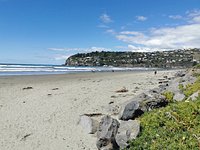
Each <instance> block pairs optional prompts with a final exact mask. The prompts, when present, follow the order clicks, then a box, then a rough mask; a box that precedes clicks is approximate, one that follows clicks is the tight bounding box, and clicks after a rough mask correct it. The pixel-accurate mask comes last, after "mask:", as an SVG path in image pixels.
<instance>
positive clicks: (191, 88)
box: [179, 77, 200, 98]
mask: <svg viewBox="0 0 200 150" xmlns="http://www.w3.org/2000/svg"><path fill="white" fill-rule="evenodd" d="M179 89H180V90H181V91H182V92H183V93H184V94H185V96H186V98H187V97H189V96H191V95H192V94H193V93H195V92H197V91H199V90H200V77H198V78H197V80H196V81H195V83H194V84H188V85H186V87H185V88H184V87H183V86H182V85H181V84H180V85H179Z"/></svg>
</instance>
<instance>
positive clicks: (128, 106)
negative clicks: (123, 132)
mask: <svg viewBox="0 0 200 150" xmlns="http://www.w3.org/2000/svg"><path fill="white" fill-rule="evenodd" d="M167 103H168V102H167V100H166V98H165V97H164V96H163V95H161V94H159V93H157V91H149V92H146V94H145V93H142V94H140V96H137V97H135V98H133V99H132V100H131V101H129V102H128V103H127V102H126V103H125V104H123V105H122V107H121V111H120V113H119V119H121V120H129V119H134V118H136V117H138V116H140V115H142V114H143V113H144V112H146V111H150V110H152V109H155V108H159V107H163V106H166V105H167Z"/></svg>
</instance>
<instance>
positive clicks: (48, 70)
mask: <svg viewBox="0 0 200 150" xmlns="http://www.w3.org/2000/svg"><path fill="white" fill-rule="evenodd" d="M154 69H155V68H123V67H70V66H62V65H40V64H0V76H8V75H45V74H67V73H80V72H111V71H145V70H154Z"/></svg>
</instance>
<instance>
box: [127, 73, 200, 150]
mask: <svg viewBox="0 0 200 150" xmlns="http://www.w3.org/2000/svg"><path fill="white" fill-rule="evenodd" d="M179 89H180V90H182V91H183V92H184V94H185V95H186V97H189V96H190V95H192V94H193V93H195V92H197V91H199V90H200V76H198V78H197V80H196V82H195V83H194V84H188V85H187V86H186V87H185V88H184V87H183V85H181V84H180V85H179ZM163 95H164V96H165V97H166V98H167V100H168V101H169V102H170V103H169V105H168V106H167V107H165V108H160V109H155V110H153V111H151V112H146V113H144V114H143V115H142V116H141V117H140V118H139V119H140V121H141V132H140V134H139V136H138V137H137V138H136V139H135V140H132V141H130V148H129V150H200V95H199V97H198V98H197V99H196V100H195V101H182V102H173V96H174V94H173V92H169V91H166V92H164V93H163Z"/></svg>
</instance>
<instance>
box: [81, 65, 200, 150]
mask: <svg viewBox="0 0 200 150" xmlns="http://www.w3.org/2000/svg"><path fill="white" fill-rule="evenodd" d="M199 73H200V70H199V69H194V68H193V69H189V70H185V71H178V72H177V73H176V74H175V75H174V76H173V77H168V76H163V77H162V78H160V79H159V84H160V85H159V87H158V88H153V89H150V90H148V91H146V92H143V93H141V94H139V95H136V96H134V97H133V98H132V99H130V100H128V101H126V102H124V103H122V104H121V105H118V106H113V105H112V103H109V105H108V108H109V109H108V110H109V111H108V114H109V113H110V111H112V113H111V114H110V115H103V114H90V115H89V114H87V115H86V114H85V115H82V116H80V121H79V124H80V125H81V126H82V127H83V129H84V130H85V131H86V132H87V133H89V134H94V135H95V136H96V138H97V141H96V147H97V148H98V150H118V149H124V148H128V147H129V141H130V140H134V139H136V138H137V136H138V134H139V133H140V121H139V117H140V116H141V115H142V114H144V113H145V112H150V111H152V110H153V109H159V108H161V107H165V106H167V105H168V104H169V103H170V102H172V101H193V100H195V99H196V98H197V97H198V94H199V93H200V91H199V90H197V91H195V92H194V93H192V94H190V95H189V96H188V95H186V94H185V93H184V91H183V90H182V89H184V88H186V87H187V86H188V85H192V84H194V83H195V81H196V80H197V76H195V75H194V74H199ZM199 88H200V87H198V89H199ZM118 92H126V89H121V90H119V91H118ZM170 94H171V95H170ZM170 96H171V97H170Z"/></svg>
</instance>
